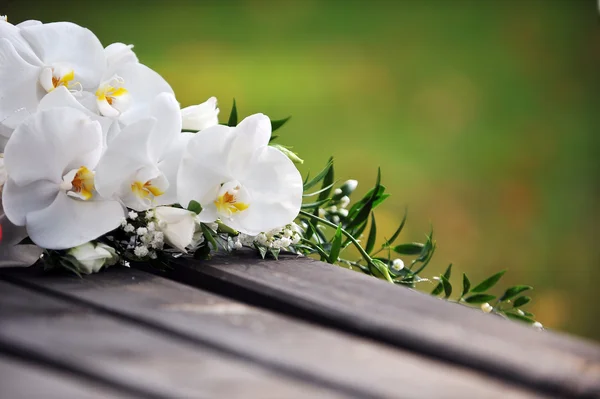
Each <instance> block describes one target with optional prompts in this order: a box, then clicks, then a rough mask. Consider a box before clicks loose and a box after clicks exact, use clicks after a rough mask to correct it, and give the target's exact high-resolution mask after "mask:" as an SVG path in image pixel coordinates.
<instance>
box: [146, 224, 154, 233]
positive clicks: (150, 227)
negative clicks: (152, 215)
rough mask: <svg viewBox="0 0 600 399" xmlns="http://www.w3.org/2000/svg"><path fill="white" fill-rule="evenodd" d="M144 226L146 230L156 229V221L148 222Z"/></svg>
mask: <svg viewBox="0 0 600 399" xmlns="http://www.w3.org/2000/svg"><path fill="white" fill-rule="evenodd" d="M146 228H147V229H148V231H154V230H156V223H154V222H150V223H148V224H147V225H146Z"/></svg>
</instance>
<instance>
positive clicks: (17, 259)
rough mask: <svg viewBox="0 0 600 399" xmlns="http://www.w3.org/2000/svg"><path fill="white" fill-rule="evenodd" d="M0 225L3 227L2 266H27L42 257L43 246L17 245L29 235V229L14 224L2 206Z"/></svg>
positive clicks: (1, 243)
mask: <svg viewBox="0 0 600 399" xmlns="http://www.w3.org/2000/svg"><path fill="white" fill-rule="evenodd" d="M0 226H1V229H2V242H0V267H16V266H20V267H27V266H31V265H33V264H34V263H35V262H37V261H38V260H39V259H40V255H41V254H42V248H40V247H37V246H35V245H29V244H20V245H17V244H19V243H20V242H21V241H22V240H23V239H24V238H26V237H27V230H26V229H25V227H22V226H16V225H14V224H12V223H11V222H10V220H8V218H7V217H6V215H5V214H4V211H3V210H2V209H1V208H0Z"/></svg>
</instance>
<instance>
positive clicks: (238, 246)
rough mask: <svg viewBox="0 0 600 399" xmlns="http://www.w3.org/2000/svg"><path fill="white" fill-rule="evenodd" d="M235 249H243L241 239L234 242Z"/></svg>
mask: <svg viewBox="0 0 600 399" xmlns="http://www.w3.org/2000/svg"><path fill="white" fill-rule="evenodd" d="M233 247H234V248H235V249H241V248H242V247H243V245H242V242H241V241H240V239H239V238H238V239H237V240H235V241H234V242H233Z"/></svg>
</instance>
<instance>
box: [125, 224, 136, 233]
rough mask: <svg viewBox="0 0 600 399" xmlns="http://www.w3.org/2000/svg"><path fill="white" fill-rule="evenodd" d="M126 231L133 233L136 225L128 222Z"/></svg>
mask: <svg viewBox="0 0 600 399" xmlns="http://www.w3.org/2000/svg"><path fill="white" fill-rule="evenodd" d="M123 230H124V231H125V233H133V232H134V231H135V227H133V225H132V224H131V223H127V225H126V226H125V227H123Z"/></svg>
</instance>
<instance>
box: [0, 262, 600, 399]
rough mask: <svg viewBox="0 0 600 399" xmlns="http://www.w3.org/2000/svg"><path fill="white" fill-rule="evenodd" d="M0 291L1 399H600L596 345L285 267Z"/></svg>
mask: <svg viewBox="0 0 600 399" xmlns="http://www.w3.org/2000/svg"><path fill="white" fill-rule="evenodd" d="M0 292H1V294H0V398H6V399H12V398H61V399H64V398H108V397H110V398H112V397H115V398H130V397H140V398H340V397H352V398H533V397H540V398H547V397H568V398H600V347H599V346H597V345H595V344H593V343H590V342H584V341H583V340H580V339H576V338H573V337H568V336H565V335H562V334H558V333H553V332H548V331H537V330H535V329H533V328H530V327H528V326H525V325H521V324H519V323H515V322H511V321H507V320H504V319H502V318H500V317H496V316H493V315H489V314H484V313H483V312H481V311H476V310H473V309H469V308H466V307H463V306H460V305H456V304H451V303H447V302H444V301H442V300H439V299H436V298H433V297H430V296H428V295H425V294H422V293H419V292H415V291H412V290H410V289H406V288H399V287H396V286H393V285H391V284H388V283H386V282H383V281H380V280H377V279H374V278H370V277H367V276H365V275H362V274H360V273H356V272H351V271H348V270H344V269H342V268H339V267H337V266H332V265H328V264H324V263H321V262H318V261H314V260H311V259H306V258H297V257H295V256H290V255H284V256H281V258H280V260H279V261H273V260H261V259H259V258H257V256H256V255H255V254H254V253H246V252H243V251H242V252H240V253H239V254H237V255H235V256H220V255H217V256H215V257H214V258H213V259H211V260H210V261H195V260H185V261H181V264H180V265H178V267H176V268H173V269H172V270H168V271H166V272H160V271H157V270H154V269H151V268H150V267H144V266H141V267H137V266H136V268H131V269H127V268H123V267H114V268H112V269H108V270H106V271H104V272H101V273H99V274H96V275H91V276H86V277H85V278H82V279H81V278H78V277H75V276H70V275H65V274H56V273H45V272H43V271H42V270H41V267H38V266H35V267H32V268H26V269H20V268H19V269H17V268H14V269H0Z"/></svg>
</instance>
